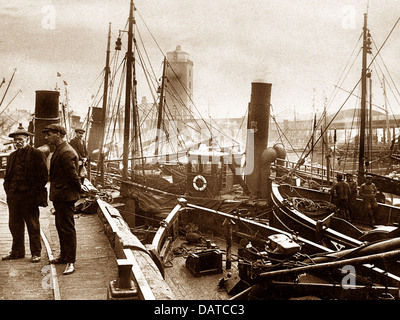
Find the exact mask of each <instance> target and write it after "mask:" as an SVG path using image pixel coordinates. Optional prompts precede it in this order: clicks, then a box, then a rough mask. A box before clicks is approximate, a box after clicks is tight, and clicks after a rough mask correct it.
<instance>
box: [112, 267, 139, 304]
mask: <svg viewBox="0 0 400 320" xmlns="http://www.w3.org/2000/svg"><path fill="white" fill-rule="evenodd" d="M117 264H118V279H117V280H112V281H111V282H110V284H109V287H108V293H107V298H108V300H138V299H139V294H138V290H137V287H136V285H135V283H134V282H133V281H132V280H131V270H132V262H130V261H129V260H128V259H117Z"/></svg>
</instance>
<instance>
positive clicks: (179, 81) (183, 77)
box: [165, 45, 193, 121]
mask: <svg viewBox="0 0 400 320" xmlns="http://www.w3.org/2000/svg"><path fill="white" fill-rule="evenodd" d="M167 59H168V62H169V65H168V68H167V72H166V76H167V79H168V82H167V83H166V95H165V101H166V105H167V107H168V109H169V110H170V113H171V116H172V117H173V119H172V120H176V121H180V120H181V121H185V119H189V118H190V114H191V111H192V105H193V103H192V100H193V61H192V60H190V56H189V54H188V53H186V52H184V51H182V49H181V46H180V45H178V46H176V49H175V50H174V51H171V52H167Z"/></svg>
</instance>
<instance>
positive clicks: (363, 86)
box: [358, 13, 368, 185]
mask: <svg viewBox="0 0 400 320" xmlns="http://www.w3.org/2000/svg"><path fill="white" fill-rule="evenodd" d="M367 33H368V30H367V14H366V13H365V14H364V27H363V51H362V71H361V116H360V117H361V119H360V147H359V154H358V184H359V185H361V184H362V183H363V180H364V179H363V174H364V154H365V107H366V96H367Z"/></svg>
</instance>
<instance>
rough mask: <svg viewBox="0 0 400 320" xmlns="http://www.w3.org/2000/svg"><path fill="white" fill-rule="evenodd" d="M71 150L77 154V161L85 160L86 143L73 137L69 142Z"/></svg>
mask: <svg viewBox="0 0 400 320" xmlns="http://www.w3.org/2000/svg"><path fill="white" fill-rule="evenodd" d="M69 144H70V145H71V147H72V148H74V149H75V151H76V152H77V153H78V156H79V160H83V158H87V150H86V142H85V141H83V140H81V139H79V138H78V137H75V138H73V139H71V141H70V142H69Z"/></svg>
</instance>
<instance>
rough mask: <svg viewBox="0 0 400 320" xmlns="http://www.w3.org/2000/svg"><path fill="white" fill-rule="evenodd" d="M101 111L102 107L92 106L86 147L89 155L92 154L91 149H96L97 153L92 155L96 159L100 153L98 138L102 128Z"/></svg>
mask: <svg viewBox="0 0 400 320" xmlns="http://www.w3.org/2000/svg"><path fill="white" fill-rule="evenodd" d="M102 112H103V108H97V107H93V108H92V119H91V127H90V130H89V138H88V146H87V149H88V153H89V155H92V154H93V151H95V150H98V152H97V154H96V155H95V156H94V155H93V157H94V158H96V159H97V157H98V156H99V153H100V140H101V133H102V130H103V124H102ZM93 160H94V159H93Z"/></svg>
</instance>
